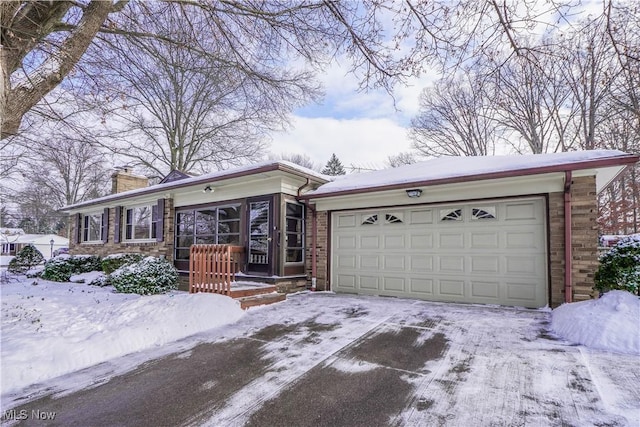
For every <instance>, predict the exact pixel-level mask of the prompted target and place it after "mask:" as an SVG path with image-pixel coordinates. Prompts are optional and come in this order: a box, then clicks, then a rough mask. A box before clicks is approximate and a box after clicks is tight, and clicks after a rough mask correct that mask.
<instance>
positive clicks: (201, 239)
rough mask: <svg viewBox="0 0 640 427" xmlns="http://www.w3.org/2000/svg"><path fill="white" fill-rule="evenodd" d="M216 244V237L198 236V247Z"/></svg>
mask: <svg viewBox="0 0 640 427" xmlns="http://www.w3.org/2000/svg"><path fill="white" fill-rule="evenodd" d="M215 243H216V236H196V244H197V245H214V244H215Z"/></svg>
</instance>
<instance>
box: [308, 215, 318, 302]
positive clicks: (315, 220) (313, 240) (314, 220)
mask: <svg viewBox="0 0 640 427" xmlns="http://www.w3.org/2000/svg"><path fill="white" fill-rule="evenodd" d="M309 209H311V290H312V291H315V290H316V285H317V282H318V279H317V277H318V276H317V274H316V270H317V264H318V263H317V260H316V252H317V251H316V236H317V235H318V216H317V215H316V210H315V208H312V207H311V206H309Z"/></svg>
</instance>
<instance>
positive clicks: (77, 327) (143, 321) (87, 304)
mask: <svg viewBox="0 0 640 427" xmlns="http://www.w3.org/2000/svg"><path fill="white" fill-rule="evenodd" d="M6 281H7V282H8V283H3V284H2V285H1V286H0V295H1V297H2V298H1V299H2V310H1V312H2V323H1V325H2V327H1V330H0V334H1V337H0V344H1V348H0V360H1V363H2V374H1V378H2V381H1V383H2V384H1V391H0V393H1V394H3V395H4V394H5V393H7V392H10V391H13V390H17V389H21V388H24V387H26V386H28V385H30V384H34V383H36V382H43V381H46V380H48V379H51V378H54V377H57V376H60V375H64V374H66V373H69V372H73V371H77V370H79V369H82V368H86V367H88V366H92V365H96V364H98V363H101V362H104V361H106V360H110V359H113V358H116V357H119V356H122V355H125V354H128V353H133V352H136V351H140V350H144V349H148V348H151V347H154V346H162V345H164V344H167V343H169V342H172V341H176V340H179V339H180V338H184V337H187V336H190V335H193V334H195V333H198V332H201V331H204V330H208V329H212V328H216V327H218V326H222V325H225V324H228V323H233V322H236V321H237V320H238V319H239V318H240V317H241V316H242V315H243V314H244V312H243V311H242V310H241V309H240V305H239V303H237V302H236V301H234V300H232V299H230V298H227V297H224V296H220V295H214V294H206V295H205V294H187V293H184V292H172V293H168V294H164V295H154V296H144V297H143V296H140V295H135V294H120V293H115V292H114V290H113V287H105V288H100V287H96V286H88V285H85V284H80V283H56V282H49V281H46V280H42V279H25V278H24V276H21V279H19V280H18V279H15V278H11V277H10V276H9V277H8V279H7V280H6Z"/></svg>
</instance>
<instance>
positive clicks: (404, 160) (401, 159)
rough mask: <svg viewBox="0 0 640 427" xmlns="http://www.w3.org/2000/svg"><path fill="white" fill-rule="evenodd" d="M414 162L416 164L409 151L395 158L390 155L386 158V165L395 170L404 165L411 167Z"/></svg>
mask: <svg viewBox="0 0 640 427" xmlns="http://www.w3.org/2000/svg"><path fill="white" fill-rule="evenodd" d="M416 162H417V160H416V156H415V154H414V153H412V152H411V151H404V152H400V153H398V154H396V155H395V156H394V155H391V156H389V157H388V158H387V163H388V164H389V166H391V167H392V168H397V167H400V166H404V165H411V164H414V163H416Z"/></svg>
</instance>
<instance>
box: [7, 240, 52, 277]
mask: <svg viewBox="0 0 640 427" xmlns="http://www.w3.org/2000/svg"><path fill="white" fill-rule="evenodd" d="M43 262H44V256H42V253H41V252H40V251H39V250H37V249H36V247H35V246H33V245H27V246H25V247H24V248H22V249H21V250H20V252H18V253H17V254H16V256H15V257H14V258H13V259H12V260H11V261H9V265H8V266H7V270H8V271H9V272H10V273H18V274H22V273H26V272H27V270H30V269H31V268H33V267H35V266H36V265H39V264H42V263H43Z"/></svg>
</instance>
